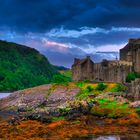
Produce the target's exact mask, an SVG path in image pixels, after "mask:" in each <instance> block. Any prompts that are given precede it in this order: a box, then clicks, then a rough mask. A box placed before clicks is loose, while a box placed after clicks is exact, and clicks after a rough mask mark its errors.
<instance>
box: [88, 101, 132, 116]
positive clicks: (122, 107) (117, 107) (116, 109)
mask: <svg viewBox="0 0 140 140" xmlns="http://www.w3.org/2000/svg"><path fill="white" fill-rule="evenodd" d="M91 113H92V114H93V115H96V116H100V117H108V118H117V117H122V116H125V115H128V114H131V109H130V108H128V105H127V104H119V103H118V102H117V101H116V100H111V99H109V98H99V99H98V100H97V105H96V106H95V107H93V108H92V109H91Z"/></svg>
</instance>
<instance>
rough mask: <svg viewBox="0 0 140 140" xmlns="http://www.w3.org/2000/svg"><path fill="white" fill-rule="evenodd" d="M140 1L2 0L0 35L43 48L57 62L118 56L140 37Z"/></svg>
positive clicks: (67, 64) (9, 39) (69, 62)
mask: <svg viewBox="0 0 140 140" xmlns="http://www.w3.org/2000/svg"><path fill="white" fill-rule="evenodd" d="M139 17H140V0H133V1H132V0H0V37H1V38H0V39H3V40H7V41H11V42H16V43H20V44H24V45H27V46H30V47H34V48H36V49H38V50H39V51H40V52H42V53H44V54H45V55H46V56H47V57H48V58H49V60H50V61H51V62H52V63H54V64H57V65H65V66H68V67H70V65H71V64H72V61H73V58H74V57H80V58H83V57H85V56H86V55H91V57H92V59H93V60H94V61H96V62H97V61H101V59H103V58H107V59H115V58H116V55H118V54H117V53H96V52H98V51H103V52H104V51H105V52H108V51H115V52H118V51H119V49H120V48H122V47H124V45H125V44H126V43H127V41H128V39H129V38H139V37H140V36H139V35H140V18H139Z"/></svg>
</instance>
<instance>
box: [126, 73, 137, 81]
mask: <svg viewBox="0 0 140 140" xmlns="http://www.w3.org/2000/svg"><path fill="white" fill-rule="evenodd" d="M136 78H137V77H136V74H135V73H129V74H128V75H127V77H126V82H127V83H130V82H131V81H133V80H135V79H136Z"/></svg>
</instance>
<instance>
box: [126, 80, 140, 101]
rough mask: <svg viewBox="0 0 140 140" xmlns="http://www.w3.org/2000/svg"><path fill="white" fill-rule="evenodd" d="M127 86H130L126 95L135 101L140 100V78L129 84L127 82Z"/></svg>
mask: <svg viewBox="0 0 140 140" xmlns="http://www.w3.org/2000/svg"><path fill="white" fill-rule="evenodd" d="M126 86H127V88H128V90H127V92H126V97H127V98H129V99H131V100H133V101H137V100H140V78H138V79H135V80H134V81H132V82H131V83H129V84H128V83H127V84H126Z"/></svg>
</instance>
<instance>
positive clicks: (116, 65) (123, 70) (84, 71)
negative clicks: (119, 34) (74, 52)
mask: <svg viewBox="0 0 140 140" xmlns="http://www.w3.org/2000/svg"><path fill="white" fill-rule="evenodd" d="M130 72H140V39H130V40H129V42H128V44H127V45H126V46H125V47H124V48H122V49H120V60H103V61H102V62H101V63H94V62H93V61H92V60H91V59H90V57H89V56H88V57H87V58H85V59H77V58H75V59H74V64H73V65H72V79H73V81H81V80H96V81H106V82H118V83H124V82H125V79H126V76H127V74H128V73H130Z"/></svg>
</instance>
